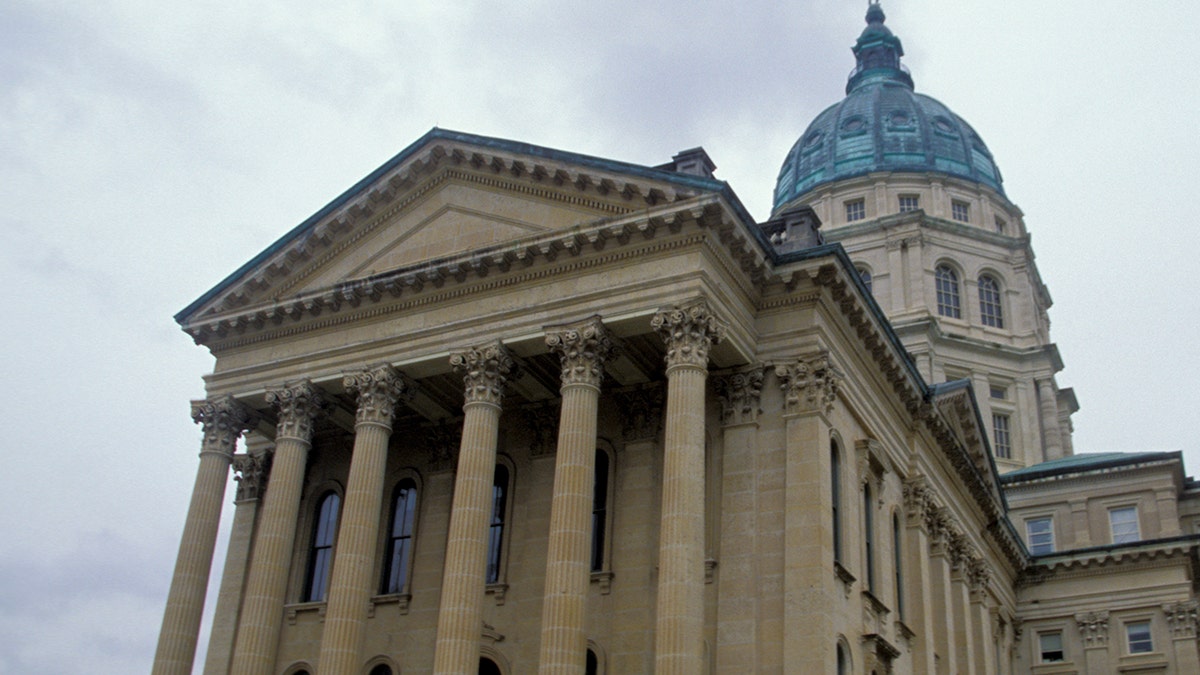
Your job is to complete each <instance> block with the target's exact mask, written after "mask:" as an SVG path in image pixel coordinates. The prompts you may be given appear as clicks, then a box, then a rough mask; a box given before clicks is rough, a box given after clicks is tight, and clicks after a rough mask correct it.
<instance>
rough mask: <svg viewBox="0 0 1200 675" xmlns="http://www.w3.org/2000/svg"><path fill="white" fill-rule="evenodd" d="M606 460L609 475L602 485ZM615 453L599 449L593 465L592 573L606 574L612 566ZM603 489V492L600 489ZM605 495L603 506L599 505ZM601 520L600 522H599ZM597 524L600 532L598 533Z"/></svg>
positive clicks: (602, 448)
mask: <svg viewBox="0 0 1200 675" xmlns="http://www.w3.org/2000/svg"><path fill="white" fill-rule="evenodd" d="M601 457H603V458H604V462H605V464H606V465H607V467H606V468H607V475H606V476H605V479H606V480H605V483H604V485H603V486H601V485H600V458H601ZM613 459H614V458H613V453H611V452H609V451H608V449H607V448H604V447H599V446H598V447H597V448H596V457H595V464H594V465H593V467H594V471H595V473H594V474H593V477H592V530H591V537H590V539H591V560H590V567H591V570H590V571H591V572H592V573H597V572H605V571H607V570H609V569H610V568H611V565H612V546H611V545H610V544H611V541H612V536H611V522H612V500H613V489H614V481H613V473H614V472H613V464H614V462H613ZM601 487H603V490H601V489H600V488H601ZM601 493H603V498H604V499H603V504H597V502H598V500H599V498H600V497H601ZM598 518H599V520H598ZM597 524H599V528H598V529H599V531H598V532H597Z"/></svg>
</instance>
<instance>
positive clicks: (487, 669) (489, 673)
mask: <svg viewBox="0 0 1200 675" xmlns="http://www.w3.org/2000/svg"><path fill="white" fill-rule="evenodd" d="M479 675H504V674H503V673H501V672H500V666H498V665H496V662H495V661H493V660H491V659H489V658H488V657H486V656H485V657H483V658H481V659H479Z"/></svg>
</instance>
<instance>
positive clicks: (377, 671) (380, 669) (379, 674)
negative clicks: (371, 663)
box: [371, 663, 392, 675]
mask: <svg viewBox="0 0 1200 675" xmlns="http://www.w3.org/2000/svg"><path fill="white" fill-rule="evenodd" d="M371 675H392V667H391V666H389V665H387V664H386V663H381V664H379V665H377V666H375V667H374V668H372V669H371Z"/></svg>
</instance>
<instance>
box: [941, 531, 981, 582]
mask: <svg viewBox="0 0 1200 675" xmlns="http://www.w3.org/2000/svg"><path fill="white" fill-rule="evenodd" d="M946 548H947V550H948V551H949V552H950V564H951V565H953V566H954V569H956V570H959V571H960V572H963V573H965V572H966V571H967V569H968V566H969V565H970V564H971V560H972V559H973V558H974V557H975V553H974V551H973V550H972V547H971V542H970V540H969V539H967V536H966V535H965V534H963V533H962V530H961V529H960V528H959V527H958V526H957V524H956V523H952V524H951V525H950V531H949V533H948V535H947V537H946Z"/></svg>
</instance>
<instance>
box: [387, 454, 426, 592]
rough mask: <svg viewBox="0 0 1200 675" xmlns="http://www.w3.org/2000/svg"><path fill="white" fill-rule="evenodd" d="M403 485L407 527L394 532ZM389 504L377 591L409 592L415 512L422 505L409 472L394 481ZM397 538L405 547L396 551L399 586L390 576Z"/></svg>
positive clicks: (416, 487)
mask: <svg viewBox="0 0 1200 675" xmlns="http://www.w3.org/2000/svg"><path fill="white" fill-rule="evenodd" d="M402 489H408V490H411V497H410V499H409V500H408V503H406V516H405V521H406V525H407V527H406V528H404V529H406V530H407V532H406V533H401V534H397V533H396V518H397V516H398V515H399V514H398V513H397V511H398V509H397V507H398V505H399V504H398V502H399V498H400V497H399V493H400V491H401V490H402ZM389 506H390V508H389V512H390V516H389V519H388V529H387V532H386V534H385V536H386V540H385V542H384V543H385V545H384V550H385V551H386V553H385V557H384V559H383V570H382V577H381V580H380V593H381V594H382V595H396V594H408V593H410V592H411V589H412V575H413V560H414V558H415V556H414V549H415V548H416V540H417V521H418V520H419V518H418V515H419V510H420V508H421V488H420V486H419V485H418V484H417V481H416V479H414V478H412V477H410V476H405V477H403V478H401V479H400V480H398V481H396V484H395V485H394V486H393V487H392V498H391V501H390V502H389ZM397 541H402V542H403V544H402V546H403V547H404V550H403V551H401V552H400V554H399V555H400V556H401V558H402V560H401V561H400V569H401V571H402V572H403V578H402V579H401V580H400V583H399V585H398V586H397V585H396V584H394V581H395V580H394V579H393V577H394V576H395V571H396V569H395V566H396V564H397V560H396V556H397V552H396V546H397Z"/></svg>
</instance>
